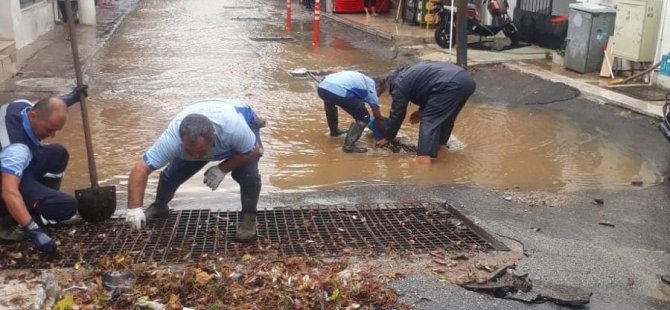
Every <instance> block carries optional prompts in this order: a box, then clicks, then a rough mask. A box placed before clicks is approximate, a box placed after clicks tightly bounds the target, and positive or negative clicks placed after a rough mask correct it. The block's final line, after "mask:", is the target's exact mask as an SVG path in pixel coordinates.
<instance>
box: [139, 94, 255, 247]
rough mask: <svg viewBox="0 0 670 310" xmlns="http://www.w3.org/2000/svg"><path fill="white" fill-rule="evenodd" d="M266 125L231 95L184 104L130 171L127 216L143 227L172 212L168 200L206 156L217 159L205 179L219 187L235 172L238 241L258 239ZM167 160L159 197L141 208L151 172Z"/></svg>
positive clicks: (162, 173)
mask: <svg viewBox="0 0 670 310" xmlns="http://www.w3.org/2000/svg"><path fill="white" fill-rule="evenodd" d="M264 125H265V124H264V122H263V121H262V120H261V119H260V118H258V117H257V116H256V114H255V113H254V111H253V110H252V109H251V107H250V106H249V105H248V104H246V103H244V102H241V101H237V100H233V99H206V100H202V101H197V102H195V103H193V104H192V105H190V106H188V107H186V108H185V109H184V110H183V111H182V112H180V113H179V114H178V115H177V116H176V117H175V118H174V119H173V120H172V121H171V122H170V124H169V125H168V128H167V129H166V130H165V131H164V132H163V134H162V135H161V136H160V137H159V138H158V140H157V141H156V142H155V143H154V144H153V146H151V148H149V150H148V151H147V152H146V153H145V154H144V156H143V157H142V159H141V160H139V161H138V162H137V163H136V164H135V167H134V168H133V170H132V171H131V172H130V179H129V181H128V213H127V214H126V221H127V222H128V223H129V224H130V226H131V227H132V228H134V229H140V228H141V227H142V226H144V224H145V222H146V219H147V218H149V219H151V218H166V217H168V215H169V209H168V203H169V202H170V201H171V200H172V198H173V197H174V195H175V192H176V191H177V189H178V188H179V186H180V185H181V184H182V183H184V182H185V181H186V180H188V179H189V178H190V177H191V176H193V175H194V174H195V173H196V172H198V171H199V170H200V169H202V168H203V167H204V166H205V165H206V164H207V163H208V162H210V161H218V162H220V163H219V164H218V165H215V166H212V167H210V168H209V169H207V171H206V172H205V179H204V183H205V184H206V185H207V186H208V187H210V188H211V189H212V190H215V189H216V188H217V187H218V186H219V184H220V183H221V181H223V179H224V177H225V176H226V175H227V174H228V173H230V172H232V177H233V179H234V180H235V181H237V183H239V185H240V193H241V200H242V215H241V218H240V224H239V227H238V229H237V234H236V236H235V237H236V239H237V240H238V241H240V242H247V241H252V240H254V239H255V238H256V205H257V204H258V197H259V195H260V191H261V176H260V174H259V173H258V160H259V159H260V157H261V155H262V154H263V145H262V144H261V138H260V136H259V129H260V128H262V127H264ZM166 165H167V168H165V169H164V170H163V171H161V174H160V178H159V180H158V188H157V190H156V200H155V201H154V202H153V203H152V204H151V205H150V206H149V208H147V210H146V211H142V208H141V207H142V200H143V198H144V190H145V189H146V186H147V178H148V176H149V174H150V173H151V172H153V171H155V170H157V169H160V168H162V167H164V166H166Z"/></svg>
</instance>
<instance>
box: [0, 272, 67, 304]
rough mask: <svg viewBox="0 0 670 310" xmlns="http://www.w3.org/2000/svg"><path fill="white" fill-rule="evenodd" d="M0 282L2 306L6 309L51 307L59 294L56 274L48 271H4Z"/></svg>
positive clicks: (0, 273)
mask: <svg viewBox="0 0 670 310" xmlns="http://www.w3.org/2000/svg"><path fill="white" fill-rule="evenodd" d="M0 283H2V285H0V308H2V309H6V310H14V309H16V310H19V309H21V310H22V309H36V310H37V309H49V308H51V306H53V304H54V303H55V301H56V298H58V294H59V287H58V280H57V279H56V276H55V275H54V274H52V273H50V272H47V271H32V270H31V271H28V270H11V271H3V272H0Z"/></svg>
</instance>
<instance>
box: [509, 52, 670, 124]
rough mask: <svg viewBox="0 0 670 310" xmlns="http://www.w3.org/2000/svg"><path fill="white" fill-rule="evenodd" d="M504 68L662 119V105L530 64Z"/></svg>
mask: <svg viewBox="0 0 670 310" xmlns="http://www.w3.org/2000/svg"><path fill="white" fill-rule="evenodd" d="M502 64H503V65H504V66H505V67H507V68H509V69H512V70H516V71H519V72H522V73H526V74H532V75H534V76H537V77H539V78H541V79H544V80H548V81H551V82H555V83H563V84H566V85H568V86H571V87H574V88H576V89H578V90H579V91H580V92H581V93H582V94H584V95H585V96H587V97H588V98H589V99H591V100H593V101H595V102H597V103H599V104H613V105H616V106H619V107H621V108H624V109H628V110H631V111H634V112H637V113H640V114H642V115H645V116H649V117H652V118H655V119H662V118H663V106H662V104H659V105H655V104H652V103H650V102H648V101H644V100H639V99H635V98H631V97H629V96H626V95H622V94H620V93H617V92H614V91H611V90H607V89H604V88H602V87H599V86H596V85H592V84H589V83H587V82H584V81H580V80H577V79H573V78H569V77H565V76H562V75H560V74H557V73H554V72H551V71H547V70H544V69H542V68H540V67H537V66H535V65H530V64H520V63H502Z"/></svg>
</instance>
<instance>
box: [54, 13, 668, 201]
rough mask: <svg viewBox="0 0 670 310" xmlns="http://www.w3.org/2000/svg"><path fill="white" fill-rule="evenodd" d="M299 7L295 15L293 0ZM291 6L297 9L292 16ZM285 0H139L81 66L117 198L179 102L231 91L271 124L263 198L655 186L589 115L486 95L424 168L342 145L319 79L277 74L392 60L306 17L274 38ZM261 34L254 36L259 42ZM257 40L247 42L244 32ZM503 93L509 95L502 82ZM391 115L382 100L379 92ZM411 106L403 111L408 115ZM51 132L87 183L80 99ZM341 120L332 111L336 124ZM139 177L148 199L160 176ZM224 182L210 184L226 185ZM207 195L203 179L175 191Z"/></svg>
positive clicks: (230, 186)
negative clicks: (431, 189) (429, 188)
mask: <svg viewBox="0 0 670 310" xmlns="http://www.w3.org/2000/svg"><path fill="white" fill-rule="evenodd" d="M294 11H297V12H296V13H295V14H296V15H297V16H300V15H301V14H302V15H305V13H304V9H303V8H302V7H300V6H296V7H295V8H294ZM301 12H302V13H301ZM282 14H283V3H281V2H280V1H276V2H273V3H266V2H245V3H244V4H241V3H240V2H238V1H232V0H225V1H204V0H183V1H176V0H173V1H158V0H155V1H142V2H141V3H140V4H139V6H138V8H137V9H136V11H135V12H134V13H132V14H131V15H130V16H129V18H128V20H127V21H126V22H125V23H124V25H123V26H122V27H121V29H120V30H119V32H118V33H117V34H116V35H115V37H114V38H113V39H112V40H111V41H110V42H109V44H108V45H107V47H106V48H105V49H104V50H102V51H101V52H100V53H99V54H98V58H97V60H95V61H94V62H93V63H90V64H89V70H88V72H89V79H90V81H89V84H90V85H91V92H90V97H89V99H90V100H89V101H90V105H91V108H90V110H91V111H90V112H89V113H90V114H91V117H92V125H93V134H94V136H93V137H94V146H95V149H96V154H97V164H98V169H99V172H98V174H99V175H100V178H101V180H103V181H104V182H103V183H105V184H114V185H117V189H118V190H119V192H120V193H119V197H120V199H123V201H122V202H121V203H120V206H121V207H125V198H124V197H125V195H124V194H123V192H125V185H126V184H127V177H128V172H129V171H130V169H131V168H132V166H133V164H134V162H135V161H136V160H138V159H140V158H141V156H142V154H143V153H144V151H145V150H146V149H147V148H148V147H149V146H150V145H151V143H153V141H154V140H155V139H156V138H157V137H158V136H159V135H160V134H161V133H162V131H163V130H164V129H165V127H166V126H167V124H168V122H169V121H170V120H171V119H172V117H173V116H174V115H175V114H176V113H177V112H178V111H180V110H181V109H182V108H183V107H184V106H186V105H188V104H189V103H190V102H193V101H196V100H200V99H203V98H208V97H232V98H241V99H243V100H246V101H247V102H249V103H250V104H251V105H252V106H253V107H254V108H255V109H256V110H257V112H258V114H259V115H261V116H263V117H265V118H266V119H267V120H268V127H267V128H265V129H263V130H262V131H261V136H262V139H263V142H264V145H265V155H264V156H263V158H262V160H261V163H260V170H261V174H262V177H263V191H264V192H265V193H268V192H271V191H276V190H282V191H297V190H309V189H319V188H329V187H333V186H341V185H354V184H360V183H374V184H385V183H393V184H396V183H400V184H418V185H436V184H449V183H459V184H472V185H476V186H483V187H489V188H494V189H504V188H511V187H512V186H519V187H521V188H523V189H527V190H542V191H549V192H570V191H574V190H577V189H617V188H623V187H629V186H630V182H631V181H632V180H640V181H643V182H644V183H645V184H654V183H658V182H660V181H661V180H662V178H663V175H662V173H663V172H664V171H663V169H664V168H663V167H660V166H659V164H657V163H655V162H654V161H653V160H652V159H650V158H649V157H647V156H646V155H644V152H643V151H642V150H637V149H635V148H634V147H631V146H630V145H626V144H621V143H618V140H617V137H616V136H614V135H610V134H608V133H607V132H602V131H598V129H597V128H596V127H594V126H591V125H589V124H588V123H581V122H579V121H576V120H574V119H572V118H570V117H569V116H567V115H565V114H563V113H561V112H560V111H554V110H551V109H544V108H542V107H541V106H536V105H511V104H500V103H499V102H492V101H491V100H490V99H489V97H487V96H481V95H480V94H479V93H480V92H481V91H482V89H478V93H476V94H475V96H474V97H473V98H472V99H471V100H470V102H469V103H468V104H467V105H466V106H465V108H464V110H463V112H462V113H461V116H460V117H459V118H458V121H457V124H456V127H455V135H456V136H457V138H458V139H459V140H460V141H461V142H462V144H463V145H464V147H463V148H460V149H454V150H451V151H449V152H448V153H445V154H441V155H440V157H439V158H438V159H437V160H435V161H434V164H433V165H432V167H430V168H422V167H417V166H415V165H413V164H412V163H411V161H410V160H411V158H412V156H413V155H411V154H406V153H405V154H403V153H399V154H393V153H391V152H388V151H385V150H375V149H374V148H373V145H374V141H373V139H372V137H371V136H370V135H364V136H363V138H362V139H361V141H360V142H359V144H360V145H363V146H367V147H368V148H370V149H371V151H370V152H368V153H366V154H362V155H359V154H355V155H354V154H344V153H343V152H341V146H342V142H343V138H330V137H328V135H327V126H326V122H325V115H324V113H323V105H322V102H321V101H320V99H319V98H318V97H317V94H316V85H315V83H314V82H313V81H311V80H308V79H296V78H293V77H291V76H290V75H289V74H288V71H289V70H291V69H295V68H300V67H304V68H308V69H314V70H320V69H327V70H342V69H351V70H360V71H363V72H366V73H368V74H369V75H379V74H384V73H386V72H388V71H389V70H390V69H392V68H393V67H394V66H396V65H397V64H398V63H396V62H394V61H391V60H390V59H391V58H392V57H393V56H394V53H393V51H392V49H391V48H392V43H390V42H387V41H381V40H377V39H372V38H370V37H367V36H364V35H362V34H361V33H358V32H356V33H352V30H350V29H349V28H342V26H339V25H333V24H331V23H328V22H325V23H324V24H325V25H322V36H321V38H322V43H321V46H320V47H319V48H315V47H313V46H312V44H311V39H312V33H311V23H310V22H308V21H307V18H306V16H303V17H302V20H303V21H302V22H301V20H300V17H298V18H297V19H296V20H295V21H294V22H293V28H292V30H293V31H292V33H291V35H292V36H293V37H294V38H295V39H294V40H263V39H262V38H263V37H266V38H267V37H275V38H276V37H281V36H285V35H286V33H285V31H284V21H283V20H282V16H283V15H282ZM259 38H260V40H259ZM254 39H255V40H254ZM512 91H513V90H512ZM381 101H382V106H383V109H384V113H385V114H387V113H388V109H389V107H390V97H389V95H388V94H385V95H384V96H382V97H381ZM410 112H411V111H410ZM70 113H71V114H70V121H69V123H68V125H67V126H66V128H65V130H64V131H63V132H61V133H59V135H58V136H57V138H56V140H57V141H58V142H60V143H63V144H65V145H66V147H67V148H68V149H69V150H70V154H71V163H70V167H69V169H68V174H67V177H66V180H65V182H66V183H65V187H66V190H67V191H70V190H73V189H75V188H82V187H87V186H88V174H87V170H86V169H87V166H86V160H85V149H84V144H83V140H82V138H81V132H80V128H81V121H80V118H79V110H78V108H73V109H71V111H70ZM349 122H350V117H349V116H348V115H347V114H346V113H344V112H343V111H342V110H340V127H342V128H346V127H348V124H349ZM417 134H418V126H415V125H409V123H405V124H404V126H403V128H402V129H401V135H402V137H403V139H404V141H405V142H409V143H412V144H414V143H416V137H417ZM151 177H152V178H151V179H150V186H149V187H150V189H149V190H148V191H147V192H148V194H151V195H153V192H154V191H153V190H152V188H155V185H156V182H157V177H158V173H154V174H153V175H152V176H151ZM237 188H238V186H237V184H236V183H235V182H234V181H233V180H232V179H231V178H228V179H226V180H225V181H224V182H223V183H222V189H220V190H219V191H237ZM192 193H198V195H207V194H208V193H209V194H210V195H211V191H209V189H208V188H207V187H205V186H203V185H202V178H201V176H196V177H194V178H192V179H191V180H189V181H188V182H187V183H186V184H185V186H183V187H182V188H181V190H180V191H179V193H178V197H179V196H180V195H192Z"/></svg>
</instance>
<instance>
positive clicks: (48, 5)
mask: <svg viewBox="0 0 670 310" xmlns="http://www.w3.org/2000/svg"><path fill="white" fill-rule="evenodd" d="M2 1H3V2H4V1H7V2H11V3H14V4H13V5H12V6H13V8H12V9H13V10H12V21H13V24H14V38H13V39H14V41H15V42H16V48H21V47H23V46H26V45H27V44H29V43H30V42H32V41H34V40H35V39H37V38H38V37H39V36H41V35H43V34H45V33H47V32H48V31H50V30H51V29H53V28H54V26H55V24H54V13H53V6H54V3H55V2H56V1H47V0H44V1H42V2H40V3H36V4H34V5H32V6H29V7H27V8H24V9H21V8H20V6H19V1H14V0H2Z"/></svg>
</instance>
